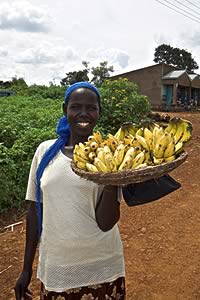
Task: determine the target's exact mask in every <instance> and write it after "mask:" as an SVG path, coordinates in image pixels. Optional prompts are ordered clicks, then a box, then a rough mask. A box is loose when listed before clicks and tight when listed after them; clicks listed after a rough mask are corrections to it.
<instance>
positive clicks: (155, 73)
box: [110, 63, 200, 108]
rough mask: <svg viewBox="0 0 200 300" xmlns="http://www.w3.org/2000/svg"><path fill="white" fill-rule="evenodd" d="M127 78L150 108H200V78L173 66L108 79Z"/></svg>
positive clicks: (154, 66)
mask: <svg viewBox="0 0 200 300" xmlns="http://www.w3.org/2000/svg"><path fill="white" fill-rule="evenodd" d="M120 77H121V78H127V79H128V80H129V81H131V82H134V83H136V84H137V85H138V87H139V91H140V93H141V94H143V95H146V96H147V97H148V99H149V101H150V103H151V105H152V107H155V108H156V107H157V108H163V107H167V108H170V107H176V106H186V105H192V106H200V76H199V75H198V74H188V73H187V72H186V71H185V70H180V69H178V68H176V67H174V66H171V65H168V64H164V63H160V64H155V65H152V66H149V67H145V68H142V69H138V70H133V71H130V72H127V73H123V74H118V75H114V76H111V77H110V79H111V80H112V79H117V78H120Z"/></svg>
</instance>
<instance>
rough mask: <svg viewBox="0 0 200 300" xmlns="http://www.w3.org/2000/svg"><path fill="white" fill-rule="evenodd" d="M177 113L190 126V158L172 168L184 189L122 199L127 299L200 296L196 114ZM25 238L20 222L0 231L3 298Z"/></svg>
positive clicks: (199, 123)
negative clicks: (134, 203) (137, 201)
mask: <svg viewBox="0 0 200 300" xmlns="http://www.w3.org/2000/svg"><path fill="white" fill-rule="evenodd" d="M173 115H175V114H173ZM178 115H182V117H184V118H185V119H188V120H191V121H192V123H193V126H194V132H193V138H192V141H191V143H190V145H189V146H188V152H189V157H188V159H187V161H186V162H185V163H184V164H183V165H182V166H180V167H179V168H178V169H177V170H175V171H173V173H171V175H172V176H173V177H174V178H175V179H176V180H178V181H179V182H181V183H182V188H180V189H179V190H178V191H176V192H174V193H173V194H171V195H168V196H166V197H164V198H162V199H160V200H159V201H155V202H154V203H149V204H146V205H142V206H138V207H134V208H131V207H128V206H126V204H124V203H123V204H122V210H121V220H120V223H119V225H120V231H121V235H122V240H123V244H124V252H125V258H126V272H127V280H126V282H127V300H197V299H199V300H200V284H199V281H200V260H199V257H200V234H199V232H200V195H199V193H200V169H199V168H200V160H199V152H200V114H194V113H178ZM10 220H12V216H11V217H10ZM22 220H23V219H22ZM10 223H12V221H10ZM24 238H25V229H24V226H21V225H20V226H16V228H14V232H7V233H4V234H1V235H0V245H1V247H0V287H1V293H0V299H1V300H12V299H14V294H13V291H12V287H13V286H14V284H15V281H16V279H17V277H18V275H19V273H20V270H21V266H22V259H23V251H24V250H23V249H24ZM36 261H37V259H36V260H35V264H34V275H33V278H34V279H33V281H32V284H31V289H32V290H33V291H34V298H33V299H38V293H37V289H38V288H39V283H38V281H37V280H36V279H35V270H36Z"/></svg>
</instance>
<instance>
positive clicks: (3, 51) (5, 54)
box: [0, 47, 8, 58]
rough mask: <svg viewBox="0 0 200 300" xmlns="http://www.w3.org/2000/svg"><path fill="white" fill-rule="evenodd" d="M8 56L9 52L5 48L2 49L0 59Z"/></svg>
mask: <svg viewBox="0 0 200 300" xmlns="http://www.w3.org/2000/svg"><path fill="white" fill-rule="evenodd" d="M7 55H8V51H7V50H6V49H4V48H3V47H0V58H1V57H6V56H7Z"/></svg>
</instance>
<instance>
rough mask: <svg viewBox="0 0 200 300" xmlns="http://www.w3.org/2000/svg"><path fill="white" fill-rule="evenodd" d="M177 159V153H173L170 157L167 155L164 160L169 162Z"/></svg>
mask: <svg viewBox="0 0 200 300" xmlns="http://www.w3.org/2000/svg"><path fill="white" fill-rule="evenodd" d="M175 159H176V156H175V155H171V156H169V157H165V159H164V161H165V162H169V161H173V160H175Z"/></svg>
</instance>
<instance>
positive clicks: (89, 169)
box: [86, 163, 99, 173]
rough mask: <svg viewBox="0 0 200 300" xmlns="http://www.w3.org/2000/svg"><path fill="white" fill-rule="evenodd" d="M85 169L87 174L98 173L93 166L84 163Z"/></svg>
mask: <svg viewBox="0 0 200 300" xmlns="http://www.w3.org/2000/svg"><path fill="white" fill-rule="evenodd" d="M86 169H87V170H88V171H89V172H93V173H97V172H99V171H98V169H97V167H96V166H94V165H93V164H90V163H86Z"/></svg>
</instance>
